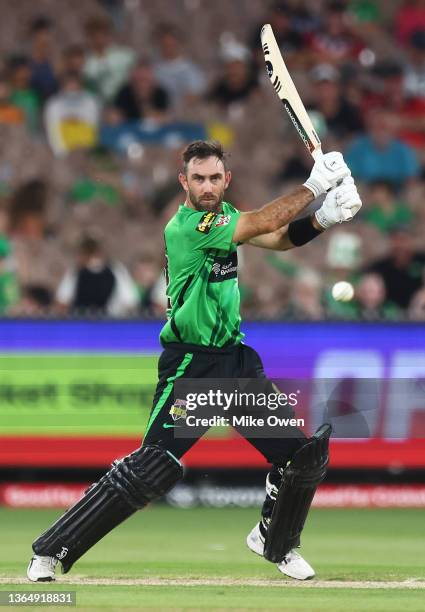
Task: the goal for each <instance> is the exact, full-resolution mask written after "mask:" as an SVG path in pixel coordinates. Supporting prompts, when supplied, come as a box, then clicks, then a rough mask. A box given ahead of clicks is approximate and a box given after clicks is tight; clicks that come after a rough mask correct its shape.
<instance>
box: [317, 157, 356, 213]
mask: <svg viewBox="0 0 425 612" xmlns="http://www.w3.org/2000/svg"><path fill="white" fill-rule="evenodd" d="M311 156H312V158H313V159H314V161H318V160H319V159H321V158H322V157H323V151H322V148H321V147H318V148H317V149H314V150H313V151H311ZM341 183H342V181H340V182H339V183H338V184H339V185H340V184H341ZM342 215H343V217H344V220H345V221H350V220H351V219H352V218H353V215H351V214H350V212H349V211H348V210H345V209H344V208H343V209H342Z"/></svg>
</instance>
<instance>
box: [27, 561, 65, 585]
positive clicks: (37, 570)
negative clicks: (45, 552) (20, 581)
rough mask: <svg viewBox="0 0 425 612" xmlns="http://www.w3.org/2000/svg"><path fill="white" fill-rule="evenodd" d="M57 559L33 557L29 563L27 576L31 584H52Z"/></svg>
mask: <svg viewBox="0 0 425 612" xmlns="http://www.w3.org/2000/svg"><path fill="white" fill-rule="evenodd" d="M57 564H58V559H55V558H54V557H42V556H40V555H34V556H33V557H32V559H31V561H30V562H29V565H28V569H27V576H28V578H29V579H30V580H31V581H32V582H52V581H53V580H54V579H55V570H56V566H57Z"/></svg>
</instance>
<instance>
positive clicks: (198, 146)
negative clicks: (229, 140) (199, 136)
mask: <svg viewBox="0 0 425 612" xmlns="http://www.w3.org/2000/svg"><path fill="white" fill-rule="evenodd" d="M182 157H183V169H184V172H186V171H187V166H188V164H189V162H190V160H191V159H194V158H197V159H207V157H217V159H219V160H220V161H221V162H223V166H224V168H225V169H226V159H227V153H226V152H225V151H224V149H223V146H222V144H221V142H219V141H218V140H195V141H194V142H191V143H190V144H188V145H187V147H186V148H185V150H184V151H183V154H182Z"/></svg>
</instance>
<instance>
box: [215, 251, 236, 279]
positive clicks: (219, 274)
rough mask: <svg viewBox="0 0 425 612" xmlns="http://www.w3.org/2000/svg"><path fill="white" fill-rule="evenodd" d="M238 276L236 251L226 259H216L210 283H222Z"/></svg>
mask: <svg viewBox="0 0 425 612" xmlns="http://www.w3.org/2000/svg"><path fill="white" fill-rule="evenodd" d="M237 275H238V255H237V253H236V251H235V252H234V253H231V254H230V255H227V256H226V257H216V258H215V260H214V263H213V266H212V269H211V273H210V276H209V278H208V281H209V282H210V283H221V282H222V281H225V280H229V279H231V278H237Z"/></svg>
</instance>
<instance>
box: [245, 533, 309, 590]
mask: <svg viewBox="0 0 425 612" xmlns="http://www.w3.org/2000/svg"><path fill="white" fill-rule="evenodd" d="M246 543H247V545H248V548H249V549H250V550H252V552H255V553H256V554H257V555H260V556H261V557H262V556H263V553H264V538H263V536H262V535H261V532H260V523H257V524H256V525H255V527H254V529H253V530H252V531H251V533H250V534H249V535H248V537H247V539H246ZM276 565H277V569H278V570H279V571H280V572H282V574H285V575H286V576H289V577H290V578H295V579H296V580H310V578H314V576H315V573H314V569H313V568H312V567H311V565H309V564H308V563H307V561H306V560H305V559H303V558H302V557H301V555H300V554H299V553H297V551H296V550H295V549H294V548H293V549H292V550H290V551H289V552H288V554H287V555H286V557H285V558H284V560H283V561H282V562H281V563H276Z"/></svg>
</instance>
